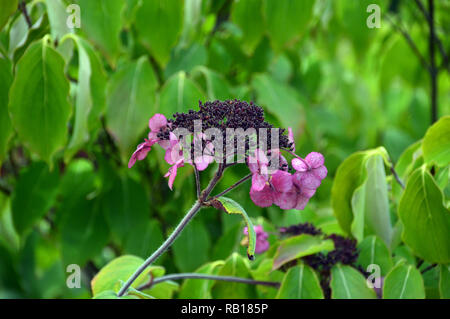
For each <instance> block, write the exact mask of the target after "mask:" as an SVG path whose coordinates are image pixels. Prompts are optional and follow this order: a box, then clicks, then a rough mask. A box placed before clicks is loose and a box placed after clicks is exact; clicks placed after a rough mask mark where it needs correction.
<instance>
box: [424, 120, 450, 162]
mask: <svg viewBox="0 0 450 319" xmlns="http://www.w3.org/2000/svg"><path fill="white" fill-rule="evenodd" d="M422 149H423V157H424V158H425V161H426V162H428V163H430V162H435V163H436V164H437V165H439V166H446V165H449V164H450V115H448V116H444V117H442V118H441V119H440V120H439V121H437V122H436V123H434V124H433V126H431V127H430V128H429V129H428V130H427V133H426V134H425V137H424V139H423V142H422Z"/></svg>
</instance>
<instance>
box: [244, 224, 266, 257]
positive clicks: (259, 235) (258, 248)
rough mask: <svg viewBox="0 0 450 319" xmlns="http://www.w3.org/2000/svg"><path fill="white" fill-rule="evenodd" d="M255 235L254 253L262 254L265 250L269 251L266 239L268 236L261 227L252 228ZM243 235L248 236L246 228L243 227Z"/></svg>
mask: <svg viewBox="0 0 450 319" xmlns="http://www.w3.org/2000/svg"><path fill="white" fill-rule="evenodd" d="M253 229H254V230H255V233H256V245H255V253H257V254H262V253H263V252H265V251H266V250H267V249H269V242H268V241H267V238H268V237H269V234H267V233H266V232H265V231H264V229H263V227H262V226H261V225H256V226H255V227H254V228H253ZM244 235H246V236H248V228H247V227H244Z"/></svg>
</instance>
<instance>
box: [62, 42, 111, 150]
mask: <svg viewBox="0 0 450 319" xmlns="http://www.w3.org/2000/svg"><path fill="white" fill-rule="evenodd" d="M70 38H72V39H73V41H74V42H75V43H76V45H77V48H78V84H77V88H76V104H75V121H74V127H73V133H72V137H71V139H70V142H69V145H68V146H67V151H66V158H70V157H71V156H72V155H73V154H74V153H75V152H76V151H78V150H79V149H80V148H81V147H82V146H83V145H84V143H86V142H87V141H88V140H89V128H90V125H89V124H90V123H89V118H90V116H91V114H93V115H94V116H96V117H97V118H96V121H98V115H99V113H100V112H101V111H102V110H103V109H104V106H105V86H106V77H105V74H104V71H103V68H102V66H101V64H100V63H99V60H98V57H97V55H96V53H95V51H94V49H93V48H92V46H91V45H90V44H89V43H88V42H87V41H86V40H84V39H83V38H81V37H78V36H76V35H71V36H70Z"/></svg>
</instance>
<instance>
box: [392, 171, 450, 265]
mask: <svg viewBox="0 0 450 319" xmlns="http://www.w3.org/2000/svg"><path fill="white" fill-rule="evenodd" d="M398 214H399V217H400V219H401V221H402V224H403V234H402V238H403V240H404V242H405V243H406V244H407V245H408V246H409V247H411V248H412V249H413V250H414V252H415V253H416V254H417V255H418V256H420V257H421V258H423V259H425V260H426V261H428V262H430V263H449V262H450V237H449V236H448V234H449V233H450V212H449V210H448V209H447V208H446V207H445V206H444V203H443V196H442V192H441V190H440V189H439V187H438V185H437V184H436V182H435V181H434V179H433V176H431V174H430V173H429V172H428V171H427V170H426V167H425V165H424V166H422V167H419V168H417V169H416V170H415V171H414V172H413V173H412V174H411V176H410V178H409V179H408V183H407V184H406V189H405V192H404V193H403V195H402V197H401V199H400V204H399V207H398Z"/></svg>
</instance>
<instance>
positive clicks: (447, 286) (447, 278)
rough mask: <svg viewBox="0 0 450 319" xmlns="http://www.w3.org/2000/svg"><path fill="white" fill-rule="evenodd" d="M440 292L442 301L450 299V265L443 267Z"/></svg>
mask: <svg viewBox="0 0 450 319" xmlns="http://www.w3.org/2000/svg"><path fill="white" fill-rule="evenodd" d="M440 267H441V272H440V278H439V292H440V295H441V298H442V299H450V265H448V264H447V265H441V266H440Z"/></svg>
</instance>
